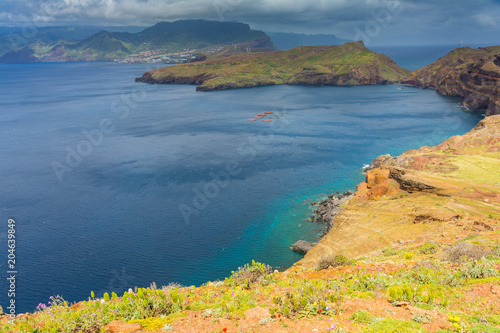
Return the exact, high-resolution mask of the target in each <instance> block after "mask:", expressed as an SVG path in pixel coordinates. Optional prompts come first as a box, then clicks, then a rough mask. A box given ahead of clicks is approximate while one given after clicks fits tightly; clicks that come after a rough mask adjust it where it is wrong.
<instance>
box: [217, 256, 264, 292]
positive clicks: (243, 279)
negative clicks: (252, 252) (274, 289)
mask: <svg viewBox="0 0 500 333" xmlns="http://www.w3.org/2000/svg"><path fill="white" fill-rule="evenodd" d="M271 272H272V269H271V266H269V265H266V264H261V263H258V262H255V261H254V260H252V265H249V264H245V266H243V267H240V268H239V269H238V270H237V271H236V272H232V275H231V277H230V278H228V279H226V282H227V283H228V284H229V285H238V286H240V285H245V286H246V287H247V288H250V285H251V284H252V283H255V282H257V280H259V278H261V277H264V276H267V275H269V274H270V273H271Z"/></svg>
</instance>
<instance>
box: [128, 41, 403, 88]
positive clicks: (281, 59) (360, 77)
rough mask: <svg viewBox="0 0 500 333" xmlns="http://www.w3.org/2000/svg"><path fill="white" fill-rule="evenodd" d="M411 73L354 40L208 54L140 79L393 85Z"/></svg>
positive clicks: (222, 84) (203, 84) (216, 84)
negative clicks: (289, 48)
mask: <svg viewBox="0 0 500 333" xmlns="http://www.w3.org/2000/svg"><path fill="white" fill-rule="evenodd" d="M408 73H409V71H408V70H405V69H403V68H400V67H399V66H398V65H397V64H396V63H395V62H394V61H393V60H392V59H390V58H389V57H387V56H385V55H383V54H380V53H375V52H372V51H370V50H369V49H367V48H366V47H365V46H364V44H363V42H355V43H347V44H343V45H340V46H302V47H297V48H294V49H291V50H288V51H276V52H272V53H251V54H241V55H236V56H230V57H212V58H210V57H209V58H208V59H207V60H205V61H202V62H193V63H189V64H182V65H176V66H170V67H164V68H159V69H155V70H151V71H148V72H146V73H144V75H143V76H142V77H140V78H137V79H136V81H137V82H146V83H188V84H199V86H198V87H197V88H196V90H200V91H205V90H220V89H232V88H245V87H256V86H268V85H277V84H306V85H367V84H389V83H394V82H397V81H398V80H399V79H400V78H401V77H402V76H404V75H406V74H408Z"/></svg>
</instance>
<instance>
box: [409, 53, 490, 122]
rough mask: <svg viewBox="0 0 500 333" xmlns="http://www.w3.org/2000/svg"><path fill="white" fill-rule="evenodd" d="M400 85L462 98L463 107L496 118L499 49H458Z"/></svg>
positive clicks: (420, 70)
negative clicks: (413, 86) (418, 87)
mask: <svg viewBox="0 0 500 333" xmlns="http://www.w3.org/2000/svg"><path fill="white" fill-rule="evenodd" d="M403 83H406V84H410V85H416V86H420V87H423V88H434V89H436V91H437V92H438V93H440V94H443V95H451V96H458V97H462V98H464V105H466V106H468V107H470V108H472V109H484V110H486V115H488V116H489V115H494V114H500V46H491V47H480V48H478V49H472V48H470V47H463V48H458V49H455V50H453V51H451V52H450V53H448V54H447V55H446V56H444V57H442V58H440V59H438V60H437V61H435V62H433V63H432V64H430V65H428V66H426V67H424V68H421V69H419V70H416V71H414V72H413V73H411V74H410V75H409V76H408V77H406V78H405V79H404V80H403Z"/></svg>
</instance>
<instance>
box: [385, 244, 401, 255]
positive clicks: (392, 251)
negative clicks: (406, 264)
mask: <svg viewBox="0 0 500 333" xmlns="http://www.w3.org/2000/svg"><path fill="white" fill-rule="evenodd" d="M382 252H383V253H384V256H386V257H390V256H395V255H396V254H399V252H400V251H399V250H396V249H395V248H393V247H392V245H389V246H388V247H386V248H384V249H383V250H382Z"/></svg>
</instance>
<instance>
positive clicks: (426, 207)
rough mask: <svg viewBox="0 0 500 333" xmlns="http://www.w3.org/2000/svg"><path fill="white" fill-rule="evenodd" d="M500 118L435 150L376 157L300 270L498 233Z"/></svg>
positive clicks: (486, 120)
mask: <svg viewBox="0 0 500 333" xmlns="http://www.w3.org/2000/svg"><path fill="white" fill-rule="evenodd" d="M499 165H500V115H496V116H491V117H488V118H486V119H484V120H482V121H481V122H480V123H479V124H478V125H477V126H476V127H475V128H474V129H473V130H471V131H470V132H469V133H466V134H464V135H462V136H455V137H452V138H450V139H448V140H446V141H445V142H443V143H442V144H440V145H438V146H436V147H422V148H420V149H417V150H409V151H407V152H405V153H404V154H402V155H400V156H398V157H391V156H389V155H385V156H381V157H378V158H377V159H375V160H374V162H373V163H372V165H371V167H370V170H369V171H368V172H367V174H366V181H365V182H363V183H361V184H359V185H358V187H357V191H356V196H355V197H354V198H353V199H351V200H350V202H349V203H348V204H347V205H346V207H345V209H344V210H343V211H342V212H341V213H340V214H339V215H337V216H336V218H335V222H334V227H333V228H332V229H331V230H330V232H329V233H328V234H327V235H326V236H324V237H323V238H322V239H321V241H320V242H319V244H318V245H316V246H315V247H314V248H313V249H312V250H310V251H309V252H308V253H307V254H306V256H305V257H304V259H302V260H301V261H299V262H298V263H297V265H298V266H315V265H317V264H318V262H319V261H320V260H321V258H322V257H323V256H325V255H331V254H337V253H340V252H341V253H342V254H344V255H346V256H350V257H357V256H361V255H366V254H368V253H370V252H372V251H375V250H377V249H380V248H383V247H385V246H388V245H391V244H397V243H400V244H401V243H405V242H410V241H411V242H418V241H419V240H421V239H426V240H436V239H438V240H439V239H441V238H443V237H454V235H457V234H459V233H461V232H462V233H463V232H464V231H471V232H480V231H492V230H497V229H499V228H500V223H499V221H500V173H499V172H498V166H499Z"/></svg>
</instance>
